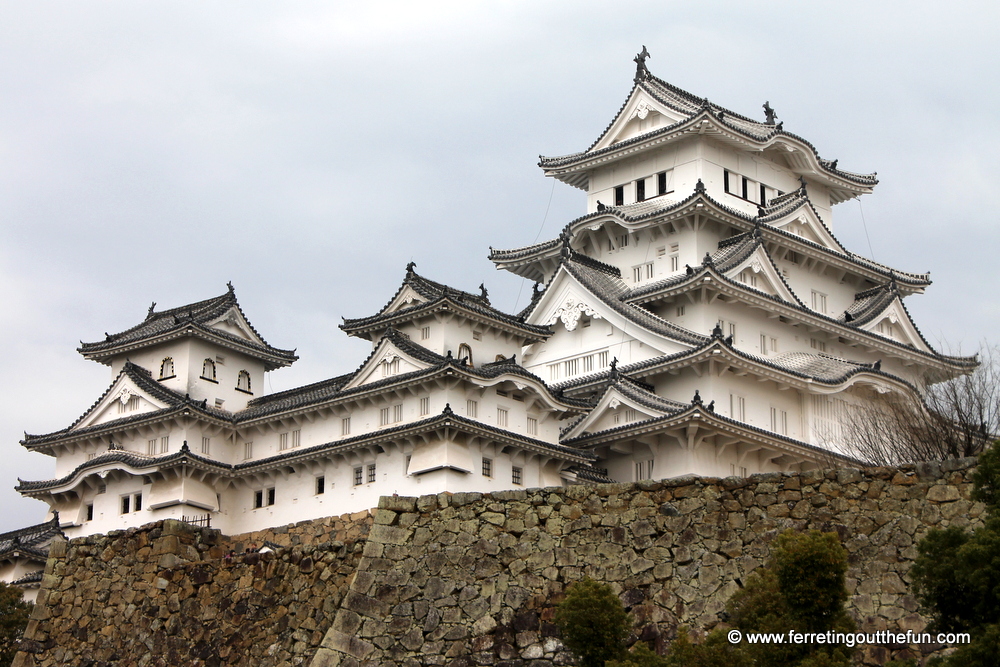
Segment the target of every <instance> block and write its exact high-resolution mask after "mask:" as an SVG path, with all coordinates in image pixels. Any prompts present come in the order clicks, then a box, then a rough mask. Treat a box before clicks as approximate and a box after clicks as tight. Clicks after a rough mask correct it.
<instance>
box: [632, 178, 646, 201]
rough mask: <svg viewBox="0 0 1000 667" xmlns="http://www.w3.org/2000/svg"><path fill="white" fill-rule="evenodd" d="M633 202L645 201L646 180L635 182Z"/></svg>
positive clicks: (641, 179)
mask: <svg viewBox="0 0 1000 667" xmlns="http://www.w3.org/2000/svg"><path fill="white" fill-rule="evenodd" d="M635 200H636V201H646V179H644V178H640V179H639V180H638V181H636V182H635Z"/></svg>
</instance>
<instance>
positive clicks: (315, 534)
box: [14, 512, 371, 667]
mask: <svg viewBox="0 0 1000 667" xmlns="http://www.w3.org/2000/svg"><path fill="white" fill-rule="evenodd" d="M370 524H371V519H370V516H369V513H368V512H362V513H358V514H353V515H344V516H342V517H330V518H326V519H320V520H317V521H306V522H302V523H299V524H295V525H292V526H284V527H281V528H276V529H272V530H267V531H257V532H254V533H248V534H246V535H238V536H233V537H226V536H224V535H221V534H220V533H219V532H218V531H216V530H211V529H207V528H195V527H192V526H190V525H188V524H185V523H181V522H179V521H174V520H167V521H163V522H159V523H155V524H150V525H148V526H143V527H142V528H134V529H130V530H125V531H116V532H113V533H109V534H108V535H106V536H104V535H94V536H90V537H85V538H79V539H75V540H72V541H71V542H57V543H54V544H53V546H52V548H51V551H50V557H49V561H48V563H47V564H46V568H45V575H44V578H43V582H42V590H41V592H40V593H39V597H38V602H37V604H36V607H35V610H34V612H33V614H32V617H31V621H30V622H29V625H28V628H27V630H26V632H25V641H24V643H23V645H22V651H21V653H19V654H18V657H17V658H16V659H15V662H14V664H15V665H20V666H23V667H26V666H28V665H39V666H42V665H45V666H48V665H93V666H104V665H121V666H123V667H124V666H125V665H129V666H130V667H131V666H133V665H135V666H143V665H148V666H150V667H153V666H156V667H160V666H162V667H167V666H170V667H174V666H176V665H255V666H257V665H259V666H261V667H270V666H272V665H274V666H277V665H296V664H303V663H308V661H309V659H311V657H312V655H313V654H314V653H315V651H316V648H317V647H318V646H319V643H320V641H321V640H322V639H323V636H324V633H325V632H326V630H327V628H328V626H329V621H328V620H327V619H329V618H332V616H333V614H334V612H335V611H336V609H337V608H338V606H339V604H340V601H341V598H342V596H343V592H344V590H345V582H346V580H347V578H348V577H349V576H351V574H352V573H353V572H354V571H355V569H356V567H357V563H358V560H359V558H360V555H361V554H360V552H361V548H362V544H363V541H362V540H363V538H364V536H365V535H366V534H367V532H368V527H369V526H370ZM264 540H267V541H270V542H273V543H276V544H279V545H282V546H283V548H279V549H277V550H276V551H274V552H272V553H245V548H246V546H248V545H250V544H257V545H258V546H259V545H261V544H262V543H263V542H264ZM232 551H236V552H237V553H236V555H235V556H228V555H227V554H229V553H231V552H232Z"/></svg>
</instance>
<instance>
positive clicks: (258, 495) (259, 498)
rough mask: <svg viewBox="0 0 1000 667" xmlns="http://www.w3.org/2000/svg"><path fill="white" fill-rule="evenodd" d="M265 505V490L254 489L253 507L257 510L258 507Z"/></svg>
mask: <svg viewBox="0 0 1000 667" xmlns="http://www.w3.org/2000/svg"><path fill="white" fill-rule="evenodd" d="M263 506H264V492H263V491H254V493H253V508H254V509H255V510H256V509H260V508H261V507H263Z"/></svg>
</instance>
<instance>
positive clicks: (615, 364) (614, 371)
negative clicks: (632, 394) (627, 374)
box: [611, 357, 618, 380]
mask: <svg viewBox="0 0 1000 667" xmlns="http://www.w3.org/2000/svg"><path fill="white" fill-rule="evenodd" d="M611 379H612V380H617V379H618V357H614V358H612V359H611Z"/></svg>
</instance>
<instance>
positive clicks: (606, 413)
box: [562, 385, 668, 440]
mask: <svg viewBox="0 0 1000 667" xmlns="http://www.w3.org/2000/svg"><path fill="white" fill-rule="evenodd" d="M630 389H631V391H637V390H635V389H634V388H630ZM631 391H630V393H631ZM653 398H654V400H662V399H659V397H655V396H654V397H653ZM666 414H668V410H667V409H666V406H664V407H663V408H662V409H657V408H654V407H653V406H652V405H650V404H648V403H644V402H640V401H638V400H636V399H635V398H634V397H632V396H629V395H628V394H626V393H625V392H624V391H622V389H621V388H620V387H619V386H618V385H612V386H610V387H608V390H607V391H606V392H605V393H604V395H603V396H602V397H601V400H600V401H598V403H597V405H596V406H595V407H594V409H593V410H591V411H590V412H589V413H588V414H587V416H586V417H584V418H583V419H581V420H580V421H579V422H577V423H576V424H574V425H573V426H572V427H571V428H570V430H569V431H567V432H566V433H564V434H563V436H562V439H563V440H568V439H570V438H575V437H577V436H581V435H583V434H585V433H596V432H599V431H607V430H609V429H613V428H619V427H622V426H628V425H629V424H633V423H636V422H641V421H645V420H647V419H655V418H656V417H662V416H664V415H666Z"/></svg>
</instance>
